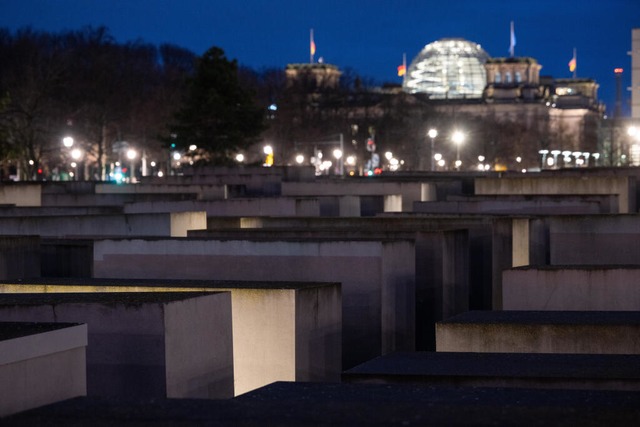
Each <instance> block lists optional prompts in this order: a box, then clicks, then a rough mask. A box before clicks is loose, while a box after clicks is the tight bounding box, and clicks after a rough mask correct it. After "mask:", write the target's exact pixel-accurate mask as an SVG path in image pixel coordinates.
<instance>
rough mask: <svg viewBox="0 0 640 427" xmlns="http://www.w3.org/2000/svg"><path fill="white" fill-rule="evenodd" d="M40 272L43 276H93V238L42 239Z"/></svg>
mask: <svg viewBox="0 0 640 427" xmlns="http://www.w3.org/2000/svg"><path fill="white" fill-rule="evenodd" d="M40 272H41V275H42V277H75V278H86V279H88V278H91V277H92V276H93V239H89V238H87V239H83V238H74V239H55V238H43V239H41V241H40Z"/></svg>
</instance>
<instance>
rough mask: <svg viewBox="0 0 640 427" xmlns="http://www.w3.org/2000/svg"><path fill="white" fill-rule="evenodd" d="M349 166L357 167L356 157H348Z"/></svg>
mask: <svg viewBox="0 0 640 427" xmlns="http://www.w3.org/2000/svg"><path fill="white" fill-rule="evenodd" d="M347 164H348V165H349V166H355V164H356V158H355V156H348V157H347Z"/></svg>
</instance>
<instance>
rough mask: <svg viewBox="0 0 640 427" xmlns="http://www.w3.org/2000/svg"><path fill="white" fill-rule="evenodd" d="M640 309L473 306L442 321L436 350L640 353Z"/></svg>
mask: <svg viewBox="0 0 640 427" xmlns="http://www.w3.org/2000/svg"><path fill="white" fill-rule="evenodd" d="M639 335H640V311H597V312H594V311H591V312H590V311H471V312H468V313H464V314H460V315H457V316H454V317H452V318H449V319H446V320H443V321H441V322H438V323H437V324H436V351H444V352H483V353H485V352H486V353H588V354H640V341H638V340H637V339H635V337H637V336H639Z"/></svg>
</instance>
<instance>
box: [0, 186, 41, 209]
mask: <svg viewBox="0 0 640 427" xmlns="http://www.w3.org/2000/svg"><path fill="white" fill-rule="evenodd" d="M0 205H16V206H41V205H42V187H41V185H40V184H34V183H23V182H20V183H9V182H3V183H1V184H0Z"/></svg>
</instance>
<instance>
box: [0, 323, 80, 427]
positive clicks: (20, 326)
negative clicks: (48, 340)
mask: <svg viewBox="0 0 640 427" xmlns="http://www.w3.org/2000/svg"><path fill="white" fill-rule="evenodd" d="M80 324H81V323H47V322H42V323H39V322H38V323H34V322H0V341H4V340H10V339H14V338H20V337H25V336H28V335H35V334H41V333H44V332H50V331H55V330H58V329H64V328H68V327H70V326H77V325H80ZM0 424H1V423H0Z"/></svg>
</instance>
